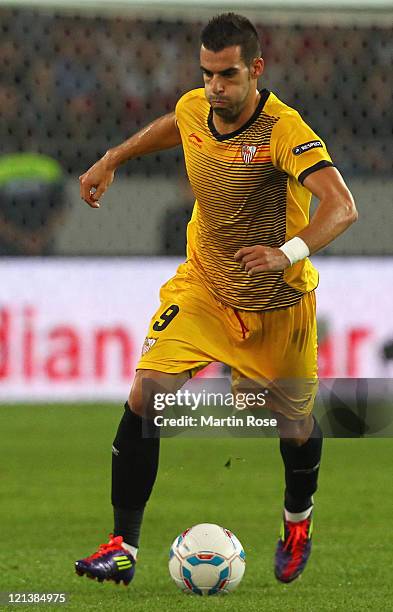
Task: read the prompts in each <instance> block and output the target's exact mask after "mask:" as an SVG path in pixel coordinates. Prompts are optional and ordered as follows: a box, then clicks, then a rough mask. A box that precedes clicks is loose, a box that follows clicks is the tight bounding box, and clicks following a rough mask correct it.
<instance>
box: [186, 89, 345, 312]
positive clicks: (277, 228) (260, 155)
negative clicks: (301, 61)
mask: <svg viewBox="0 0 393 612" xmlns="http://www.w3.org/2000/svg"><path fill="white" fill-rule="evenodd" d="M260 94H261V96H260V101H259V104H258V106H257V108H256V110H255V112H254V113H253V115H252V117H250V119H249V120H248V121H247V122H246V123H245V124H244V125H243V126H242V127H241V128H239V129H238V130H236V131H235V132H232V133H230V134H219V133H218V132H217V130H216V129H215V127H214V123H213V112H212V109H211V106H210V104H209V102H208V101H207V100H206V97H205V92H204V89H203V88H200V89H194V90H192V91H189V92H188V93H186V94H185V95H183V96H182V97H181V98H180V100H179V101H178V103H177V105H176V111H175V113H176V121H177V125H178V128H179V130H180V134H181V138H182V145H183V150H184V156H185V162H186V169H187V174H188V177H189V180H190V183H191V187H192V189H193V192H194V195H195V198H196V200H195V204H194V209H193V214H192V217H191V220H190V222H189V224H188V227H187V261H189V262H190V263H191V264H192V269H193V270H194V271H195V273H196V274H197V275H198V277H199V278H200V279H201V280H202V282H203V283H204V284H205V285H206V287H207V288H208V289H209V290H210V291H211V292H212V293H213V295H214V296H215V297H216V298H217V299H218V300H219V301H221V302H222V303H223V304H226V305H228V306H232V307H233V308H237V309H241V310H269V309H272V308H283V307H287V306H291V305H293V304H295V303H296V302H298V301H299V300H300V299H301V297H302V295H303V294H304V293H307V292H309V291H312V290H313V289H315V287H316V286H317V284H318V272H317V271H316V269H315V268H314V266H313V265H312V264H311V262H310V260H309V259H308V258H306V259H304V260H302V261H299V262H297V263H296V264H294V265H293V266H290V267H289V268H287V269H286V270H284V271H280V272H260V273H257V274H255V275H254V276H252V277H249V276H248V275H247V272H245V271H244V270H241V269H240V264H239V263H238V262H236V261H235V260H234V255H235V253H236V251H237V250H238V249H240V248H242V247H247V246H253V245H256V244H261V245H264V246H269V247H280V246H282V245H283V244H284V242H286V241H287V240H289V239H290V238H293V237H294V236H295V235H296V234H298V233H299V232H300V230H302V229H303V228H304V227H306V226H307V225H308V223H309V210H310V202H311V192H310V191H309V190H308V189H306V188H305V187H304V186H303V184H302V183H303V181H304V179H305V178H306V176H308V175H309V174H310V173H312V172H314V171H316V170H319V169H321V168H323V167H325V166H332V165H333V164H332V161H331V158H330V156H329V154H328V152H327V150H326V146H325V144H324V142H323V141H322V140H321V139H320V138H319V137H318V136H317V135H316V134H315V132H313V131H312V130H311V128H310V127H309V126H308V125H307V124H306V123H305V122H304V121H303V120H302V118H301V117H300V115H299V113H298V112H297V111H295V110H294V109H293V108H291V107H289V106H287V105H286V104H284V103H283V102H281V101H280V100H279V99H278V98H277V97H276V96H275V95H274V94H273V93H271V92H269V91H268V90H266V89H264V90H262V91H261V92H260Z"/></svg>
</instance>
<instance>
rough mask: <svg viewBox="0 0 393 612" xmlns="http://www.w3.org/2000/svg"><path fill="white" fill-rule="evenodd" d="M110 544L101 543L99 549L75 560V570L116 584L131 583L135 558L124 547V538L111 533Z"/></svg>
mask: <svg viewBox="0 0 393 612" xmlns="http://www.w3.org/2000/svg"><path fill="white" fill-rule="evenodd" d="M109 537H110V540H109V542H108V544H101V546H100V547H99V549H98V551H97V552H95V553H94V554H92V555H90V557H86V558H85V559H80V560H79V561H75V571H76V573H77V574H78V575H79V576H83V575H86V576H87V577H88V578H92V579H93V580H94V579H95V578H97V580H98V582H103V581H104V580H113V581H114V582H116V584H119V582H124V584H125V585H127V584H129V583H130V582H131V580H132V579H133V577H134V572H135V559H134V557H133V556H132V555H131V554H130V553H129V552H128V551H127V550H126V549H125V548H123V547H122V543H123V538H122V537H121V536H116V537H113V535H110V536H109Z"/></svg>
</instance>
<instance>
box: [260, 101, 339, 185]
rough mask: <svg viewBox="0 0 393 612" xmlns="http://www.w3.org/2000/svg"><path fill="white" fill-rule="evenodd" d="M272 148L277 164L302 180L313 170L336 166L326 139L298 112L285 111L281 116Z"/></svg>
mask: <svg viewBox="0 0 393 612" xmlns="http://www.w3.org/2000/svg"><path fill="white" fill-rule="evenodd" d="M270 149H271V156H272V162H273V164H274V165H275V166H276V167H277V168H279V169H280V170H282V171H283V172H285V173H286V174H289V175H290V176H294V177H295V178H296V179H297V180H298V181H299V183H302V184H303V181H304V179H305V178H306V177H307V176H308V175H309V174H312V173H313V172H315V171H316V170H320V169H321V168H325V167H327V166H333V162H332V160H331V157H330V155H329V153H328V151H327V149H326V145H325V143H324V142H323V140H321V138H319V136H317V134H316V133H315V132H314V131H313V130H312V129H311V128H310V127H309V126H308V125H307V123H305V121H303V119H302V118H301V117H300V115H299V114H298V113H291V114H289V113H288V114H284V115H282V116H281V117H280V118H279V119H278V121H277V122H276V124H275V125H274V128H273V130H272V136H271V141H270Z"/></svg>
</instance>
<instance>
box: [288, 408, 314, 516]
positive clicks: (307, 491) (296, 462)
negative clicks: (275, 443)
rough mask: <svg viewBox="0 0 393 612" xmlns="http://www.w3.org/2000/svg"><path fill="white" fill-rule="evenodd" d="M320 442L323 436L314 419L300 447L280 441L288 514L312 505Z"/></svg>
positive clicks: (301, 510)
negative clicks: (312, 426)
mask: <svg viewBox="0 0 393 612" xmlns="http://www.w3.org/2000/svg"><path fill="white" fill-rule="evenodd" d="M322 440H323V434H322V431H321V429H320V427H319V425H318V423H317V421H316V420H315V419H314V428H313V430H312V432H311V435H310V437H309V439H308V440H307V442H306V443H305V444H303V445H302V446H295V445H292V444H289V443H288V442H286V441H285V440H280V451H281V456H282V458H283V461H284V466H285V484H286V488H285V501H284V504H285V508H286V510H288V512H303V511H304V510H307V508H309V507H310V506H311V505H312V494H313V493H315V491H316V490H317V483H318V473H319V464H320V461H321V453H322Z"/></svg>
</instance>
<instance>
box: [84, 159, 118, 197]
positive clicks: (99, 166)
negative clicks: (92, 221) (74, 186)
mask: <svg viewBox="0 0 393 612" xmlns="http://www.w3.org/2000/svg"><path fill="white" fill-rule="evenodd" d="M114 177H115V170H114V169H113V168H111V167H109V166H108V163H107V160H106V159H105V158H104V157H102V158H101V159H99V160H98V162H96V163H95V164H94V165H93V166H92V167H91V168H89V170H87V172H85V173H84V174H82V175H81V176H80V177H79V184H80V194H81V198H82V200H84V201H85V202H86V203H87V204H88V205H89V206H91V208H99V207H100V202H99V200H100V198H101V196H102V195H103V194H104V193H105V191H106V190H107V189H108V187H109V186H110V185H111V184H112V182H113V179H114Z"/></svg>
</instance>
